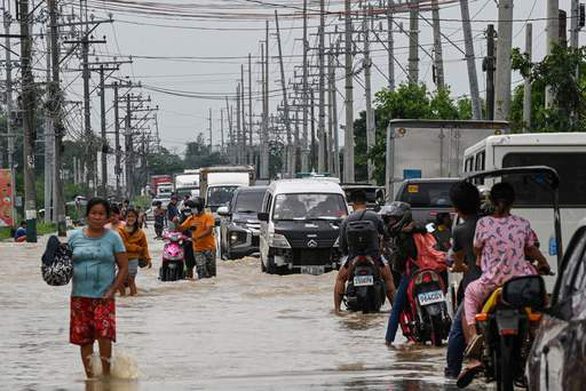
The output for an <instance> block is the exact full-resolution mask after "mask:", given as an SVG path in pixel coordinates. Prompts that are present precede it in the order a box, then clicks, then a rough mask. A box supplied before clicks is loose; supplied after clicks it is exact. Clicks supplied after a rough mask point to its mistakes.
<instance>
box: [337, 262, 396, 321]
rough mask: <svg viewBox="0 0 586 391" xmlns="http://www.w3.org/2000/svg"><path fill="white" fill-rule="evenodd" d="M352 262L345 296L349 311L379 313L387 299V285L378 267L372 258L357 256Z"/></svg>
mask: <svg viewBox="0 0 586 391" xmlns="http://www.w3.org/2000/svg"><path fill="white" fill-rule="evenodd" d="M351 262H352V266H350V267H351V271H350V276H349V279H348V284H347V286H346V292H345V294H344V303H345V305H346V307H347V308H348V311H362V312H363V313H369V312H378V311H379V310H380V308H381V307H382V305H383V304H384V303H385V297H386V288H385V283H384V281H383V279H382V277H381V275H380V270H379V268H378V266H377V265H376V264H375V262H374V261H373V259H372V258H371V257H370V256H357V257H355V258H354V259H353V260H352V261H351Z"/></svg>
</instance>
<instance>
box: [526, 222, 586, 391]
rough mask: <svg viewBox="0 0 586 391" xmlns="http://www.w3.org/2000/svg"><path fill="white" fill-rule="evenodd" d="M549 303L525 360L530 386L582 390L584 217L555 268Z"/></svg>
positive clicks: (585, 294)
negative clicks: (556, 274)
mask: <svg viewBox="0 0 586 391" xmlns="http://www.w3.org/2000/svg"><path fill="white" fill-rule="evenodd" d="M550 301H551V306H550V307H549V308H546V309H545V310H544V311H543V312H544V313H545V315H544V318H543V320H542V322H541V325H540V327H539V330H538V331H537V334H536V336H535V341H534V343H533V348H532V349H531V352H530V354H529V358H528V360H527V379H528V388H529V389H530V390H582V389H584V384H586V373H585V372H582V370H583V368H582V364H583V363H584V362H586V350H585V349H584V347H585V346H586V333H585V331H586V219H584V220H582V221H581V222H580V224H579V226H578V229H577V230H576V232H575V233H574V235H573V236H572V239H571V240H570V244H569V246H568V248H567V252H566V253H565V254H564V256H563V259H562V262H561V265H560V267H559V269H558V276H557V280H556V284H555V288H554V291H553V294H552V296H551V300H550Z"/></svg>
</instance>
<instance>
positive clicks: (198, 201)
mask: <svg viewBox="0 0 586 391" xmlns="http://www.w3.org/2000/svg"><path fill="white" fill-rule="evenodd" d="M191 202H192V203H193V208H195V209H197V213H198V214H199V213H201V212H202V211H203V209H204V202H203V198H201V197H195V198H194V199H193V200H192V201H191Z"/></svg>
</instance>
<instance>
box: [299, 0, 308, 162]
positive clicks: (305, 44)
mask: <svg viewBox="0 0 586 391" xmlns="http://www.w3.org/2000/svg"><path fill="white" fill-rule="evenodd" d="M308 50H309V42H308V41H307V0H303V82H302V83H303V87H302V93H301V98H302V106H303V113H302V121H303V135H302V138H303V142H302V143H303V147H302V149H301V171H303V172H307V171H308V170H309V151H308V144H309V143H308V140H309V136H308V123H307V121H308V120H309V112H308V105H309V99H308V98H309V96H308V94H307V92H308V90H309V85H308V78H309V67H308V62H307V52H308Z"/></svg>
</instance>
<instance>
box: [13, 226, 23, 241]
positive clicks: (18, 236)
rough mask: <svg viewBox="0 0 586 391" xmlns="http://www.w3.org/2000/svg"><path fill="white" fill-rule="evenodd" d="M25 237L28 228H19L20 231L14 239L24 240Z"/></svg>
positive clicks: (15, 234) (17, 231)
mask: <svg viewBox="0 0 586 391" xmlns="http://www.w3.org/2000/svg"><path fill="white" fill-rule="evenodd" d="M23 236H26V228H24V227H18V229H17V230H16V232H15V233H14V239H18V238H22V237H23Z"/></svg>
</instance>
